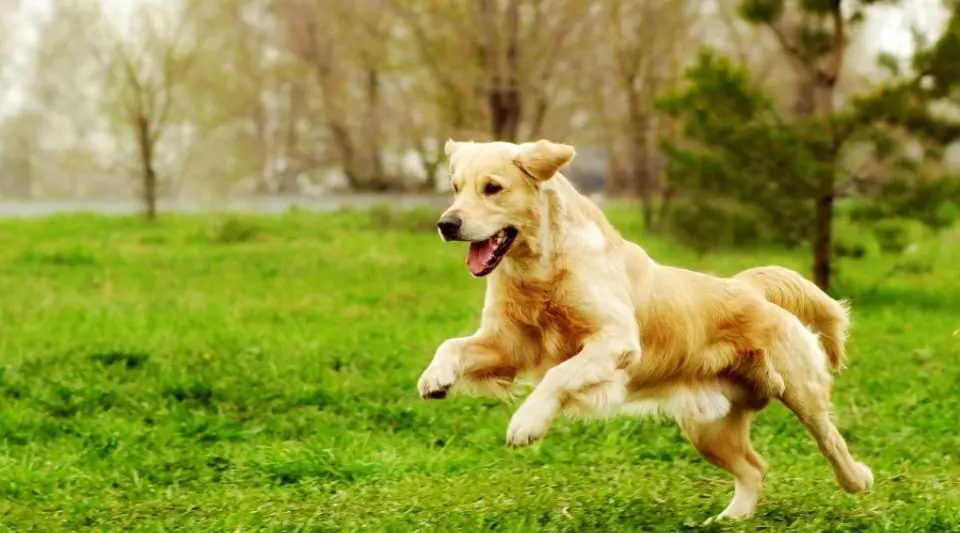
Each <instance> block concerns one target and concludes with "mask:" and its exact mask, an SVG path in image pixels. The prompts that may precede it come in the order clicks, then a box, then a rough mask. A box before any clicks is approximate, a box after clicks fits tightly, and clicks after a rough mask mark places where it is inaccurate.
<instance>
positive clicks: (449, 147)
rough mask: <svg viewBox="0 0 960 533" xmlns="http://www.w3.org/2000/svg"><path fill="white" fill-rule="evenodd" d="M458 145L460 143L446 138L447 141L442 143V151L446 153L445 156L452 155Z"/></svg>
mask: <svg viewBox="0 0 960 533" xmlns="http://www.w3.org/2000/svg"><path fill="white" fill-rule="evenodd" d="M459 147H460V143H458V142H457V141H455V140H453V139H447V143H446V144H444V145H443V153H445V154H447V157H448V158H450V157H453V154H454V153H455V152H456V151H457V148H459Z"/></svg>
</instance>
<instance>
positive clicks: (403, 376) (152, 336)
mask: <svg viewBox="0 0 960 533" xmlns="http://www.w3.org/2000/svg"><path fill="white" fill-rule="evenodd" d="M614 216H615V221H616V222H617V224H618V226H619V227H620V228H621V229H623V231H624V233H625V234H626V235H627V236H629V237H631V238H633V239H635V240H637V241H639V242H641V243H642V244H644V245H645V246H646V247H647V249H648V250H649V251H650V252H651V253H652V254H653V255H654V256H655V257H656V258H657V259H659V260H660V261H662V262H669V263H672V264H678V265H683V266H688V267H694V268H699V269H703V270H708V271H711V272H715V273H720V274H730V273H734V272H736V271H737V270H740V269H743V268H746V267H748V266H752V265H757V264H763V263H771V262H776V263H780V264H784V265H786V266H791V267H794V268H798V269H801V271H803V272H807V269H806V264H807V257H806V256H805V255H804V254H801V253H799V252H776V251H766V252H756V253H747V252H739V253H722V254H715V255H707V256H705V257H702V258H698V257H697V256H696V255H694V254H692V253H690V252H686V251H684V250H682V249H678V248H677V247H676V246H673V245H671V244H669V243H667V242H664V241H660V240H655V239H650V238H647V237H644V236H643V234H642V233H641V232H640V231H639V228H638V226H637V222H636V218H634V217H631V216H629V215H628V214H627V213H625V212H624V211H623V210H622V209H621V210H620V211H615V212H614ZM435 217H436V213H425V214H421V215H417V214H413V215H409V216H398V215H395V214H391V213H390V212H389V211H385V210H377V211H374V212H371V213H338V214H329V215H317V214H307V213H297V212H293V213H289V214H285V215H282V216H274V217H242V218H224V217H215V216H207V217H167V218H163V219H161V220H160V221H159V222H158V223H157V224H155V225H153V226H151V225H148V224H147V223H145V222H141V221H139V220H134V219H128V218H104V217H93V216H61V217H54V218H47V219H40V220H31V221H22V220H21V221H16V220H3V221H0V527H2V528H7V529H9V530H12V531H28V530H42V531H53V530H62V531H77V530H84V529H96V530H100V529H103V530H112V531H133V530H144V531H161V530H166V531H169V530H189V531H253V530H272V531H280V530H284V531H292V530H315V531H355V530H372V531H384V530H386V531H437V530H440V531H475V530H496V531H535V530H546V531H678V530H686V529H697V528H699V527H700V526H699V525H698V524H700V523H701V522H702V521H703V520H704V519H706V518H707V517H709V516H711V515H713V514H715V513H717V512H719V511H720V510H721V509H723V507H724V506H725V505H726V503H727V501H728V500H729V498H730V496H731V494H732V483H731V481H730V480H729V479H728V478H727V477H726V475H725V474H724V473H722V472H721V471H719V470H717V469H715V468H714V467H712V466H710V465H708V464H706V463H705V462H704V461H703V460H701V459H700V458H699V457H698V456H697V455H696V453H695V452H694V451H693V450H692V448H690V446H689V445H688V444H687V443H686V442H685V441H684V440H683V438H682V437H681V435H680V433H679V431H678V430H677V428H676V427H675V426H674V425H673V424H672V423H666V422H664V423H657V422H654V421H636V420H630V419H617V420H614V421H611V422H607V423H598V422H575V421H569V420H561V421H559V422H558V423H557V424H556V425H555V426H554V427H553V429H552V430H551V432H550V433H549V434H548V436H547V439H546V440H545V441H544V442H543V443H541V444H538V445H536V446H534V447H531V448H528V449H524V450H516V451H511V450H508V449H507V448H506V447H505V445H504V436H505V432H506V425H507V422H508V420H509V417H510V415H511V413H512V407H511V406H509V405H507V404H504V403H501V402H498V401H496V400H492V399H482V398H466V397H453V398H449V399H447V400H445V401H442V402H426V401H422V400H420V399H419V398H418V396H417V392H416V380H417V378H418V376H419V374H420V372H421V371H422V369H423V368H424V367H425V366H426V364H427V363H428V362H429V360H430V358H431V357H432V355H433V353H434V349H435V348H436V346H437V345H438V344H439V343H440V342H441V341H442V340H444V339H445V338H447V337H450V336H454V335H460V334H464V333H467V332H470V331H472V329H473V328H474V327H475V326H476V324H477V319H478V314H479V309H480V306H481V303H482V294H483V289H484V286H483V282H480V281H476V280H472V279H471V278H470V277H469V275H468V274H467V271H466V268H465V267H464V265H463V254H464V248H463V247H462V246H458V245H449V244H448V245H445V244H443V243H441V241H440V240H439V238H438V237H437V235H436V233H435V232H434V231H433V220H434V218H435ZM958 243H960V235H958V233H957V232H954V233H952V234H947V235H944V236H943V237H942V238H941V240H940V241H938V243H935V244H932V245H930V246H928V247H927V248H925V249H926V250H928V251H929V250H933V251H932V252H929V253H930V258H929V261H927V262H928V263H929V264H932V269H930V270H929V271H922V270H914V271H910V272H906V273H904V274H901V275H898V276H896V277H893V278H891V279H890V280H889V281H888V282H887V283H885V284H883V285H881V286H879V287H877V286H876V280H878V279H882V278H883V277H884V272H885V271H886V270H887V269H889V267H890V264H891V262H892V261H893V260H892V259H888V258H882V257H875V258H872V259H868V260H861V261H857V262H845V263H843V264H841V265H840V267H841V283H840V285H839V286H840V290H841V291H843V293H844V294H845V295H848V296H850V297H851V298H852V299H853V304H854V310H855V328H854V331H853V337H852V339H851V342H850V353H851V361H850V367H849V369H848V370H847V371H846V372H845V373H844V374H842V375H840V376H839V377H838V380H837V386H836V390H835V400H836V404H837V408H838V423H839V425H840V427H841V431H842V432H843V433H844V435H846V437H847V438H848V441H849V444H850V447H851V449H852V451H853V453H854V455H855V456H856V457H857V458H858V459H861V460H863V461H865V462H866V463H868V464H869V465H870V466H871V467H872V468H873V470H874V474H875V476H876V487H875V490H874V492H873V493H872V494H870V495H868V496H857V497H853V496H849V495H846V494H845V493H843V492H842V491H841V490H840V489H839V488H838V487H837V486H836V484H835V482H834V481H833V477H832V472H831V471H830V468H829V466H828V464H827V462H826V461H825V460H824V459H823V458H822V457H821V456H820V454H819V453H818V452H817V450H816V446H815V444H814V442H813V440H812V439H811V438H809V437H808V435H807V434H806V433H805V431H804V430H803V428H802V427H801V426H800V424H799V423H797V422H796V420H795V419H794V418H793V417H792V415H791V414H789V413H788V412H787V411H786V410H785V409H784V408H783V407H782V406H780V405H774V406H773V407H771V408H770V409H768V410H767V411H765V412H764V414H763V415H762V416H761V417H760V419H759V421H758V423H757V424H756V425H755V426H754V427H755V430H754V443H755V445H756V447H757V449H758V450H759V451H760V453H761V454H763V455H764V457H765V458H766V459H767V461H768V462H769V463H770V466H771V470H770V474H769V477H768V481H767V484H766V488H765V491H764V496H763V498H762V500H761V507H760V510H759V512H758V515H757V516H756V517H755V518H754V519H752V520H750V521H749V522H746V523H744V524H741V525H736V526H709V527H706V528H704V529H705V530H724V529H733V530H760V529H762V530H777V531H779V530H790V531H894V532H902V531H960V332H958V330H960V266H958V261H960V250H958Z"/></svg>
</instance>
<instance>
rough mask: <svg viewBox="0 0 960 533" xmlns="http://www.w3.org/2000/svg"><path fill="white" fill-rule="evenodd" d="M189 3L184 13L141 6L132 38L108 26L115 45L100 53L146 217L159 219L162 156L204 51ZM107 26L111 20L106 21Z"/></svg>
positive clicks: (193, 2)
mask: <svg viewBox="0 0 960 533" xmlns="http://www.w3.org/2000/svg"><path fill="white" fill-rule="evenodd" d="M199 4H200V2H198V1H197V0H185V2H184V3H183V4H182V5H181V6H178V7H179V9H170V10H164V9H157V8H156V6H146V5H145V6H138V7H137V8H136V12H135V14H134V18H133V21H132V22H133V24H132V25H131V26H130V27H131V28H132V29H134V31H133V32H131V33H130V34H128V35H124V34H122V33H121V32H120V31H119V29H118V28H116V27H113V26H111V25H110V23H109V22H105V24H104V28H105V32H106V33H109V35H110V40H109V42H108V44H107V45H106V46H105V47H104V49H103V50H101V61H102V63H103V64H104V66H105V67H106V68H107V73H108V85H107V91H108V95H109V96H108V98H107V101H106V104H107V106H108V108H109V109H110V110H112V111H115V112H116V113H118V115H117V116H118V118H119V120H120V122H121V123H122V124H124V126H125V128H126V129H127V131H129V133H131V134H132V136H133V140H134V144H135V147H136V153H137V158H138V162H139V167H140V178H141V179H140V181H141V194H142V197H143V202H144V214H145V216H146V217H147V218H148V219H151V220H152V219H155V218H156V216H157V197H158V189H159V177H158V170H157V151H158V146H159V145H160V142H161V140H162V139H163V137H164V135H165V134H166V133H167V132H168V130H169V128H170V127H171V125H172V118H171V117H172V111H173V108H174V106H175V103H176V101H177V97H178V90H179V89H180V88H181V87H182V86H183V84H184V82H185V81H186V78H187V76H188V74H189V72H190V69H191V67H192V66H193V64H194V61H195V60H196V58H197V51H198V50H199V48H200V38H201V37H200V35H201V32H198V31H196V29H195V26H194V24H195V23H196V22H197V17H196V16H195V15H196V8H197V7H198V6H199ZM103 20H104V21H106V16H105V15H104V16H103Z"/></svg>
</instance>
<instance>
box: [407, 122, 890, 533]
mask: <svg viewBox="0 0 960 533" xmlns="http://www.w3.org/2000/svg"><path fill="white" fill-rule="evenodd" d="M445 153H446V155H447V159H448V162H449V170H450V175H451V185H452V189H453V194H454V201H453V204H452V205H451V206H450V208H449V209H447V210H446V211H445V212H444V213H443V215H442V216H441V218H440V220H439V222H438V231H439V233H440V235H441V237H442V238H443V239H444V240H445V241H465V242H467V243H469V251H468V252H467V259H466V263H467V267H468V269H469V271H470V273H471V274H472V275H473V276H474V277H477V278H485V279H486V282H487V290H486V296H485V299H484V306H483V312H482V315H481V319H480V327H479V329H478V330H477V331H476V332H475V333H474V334H473V335H470V336H466V337H461V338H453V339H449V340H446V341H444V342H443V343H442V344H441V345H440V346H439V348H438V349H437V351H436V354H435V355H434V357H433V360H432V361H431V362H430V364H429V366H428V367H427V368H426V370H425V371H424V372H423V374H422V375H421V376H420V379H419V382H418V388H419V393H420V396H421V397H423V398H426V399H440V398H444V397H446V396H447V393H448V391H449V390H450V389H451V388H452V387H454V386H455V385H461V384H463V385H469V384H473V385H484V386H488V387H491V388H492V389H493V390H494V391H499V392H507V391H509V389H510V387H511V386H512V384H513V383H514V382H515V380H516V378H517V377H518V376H520V375H521V374H526V375H530V376H532V377H533V378H534V381H535V382H536V386H535V388H534V389H533V390H532V392H531V393H530V394H529V396H528V397H527V398H526V399H525V400H524V401H523V403H522V404H521V405H520V407H519V408H518V409H517V410H516V412H515V413H514V414H513V417H512V418H511V420H510V423H509V427H508V429H507V435H506V441H507V444H508V445H509V446H511V447H521V446H526V445H529V444H531V443H533V442H535V441H537V440H539V439H541V438H543V437H544V435H545V434H546V433H547V430H548V429H549V427H550V425H551V423H552V422H553V421H554V420H555V419H556V417H557V416H558V415H560V414H561V413H564V414H575V415H585V416H595V417H602V416H608V415H612V414H617V413H633V414H652V413H660V414H666V415H668V416H671V417H672V418H674V419H675V420H676V421H677V422H678V423H679V425H680V427H681V429H682V431H683V433H684V435H685V436H686V437H687V438H688V439H689V441H690V442H691V443H692V445H693V446H694V448H695V449H696V450H697V451H698V452H699V453H700V454H701V455H702V456H703V457H704V458H705V459H706V460H707V461H708V462H710V463H712V464H713V465H715V466H717V467H719V468H722V469H724V470H726V471H727V472H729V473H730V474H731V475H732V476H733V479H734V496H733V499H732V501H731V502H730V504H729V505H728V506H727V507H726V509H724V510H723V512H721V513H720V514H719V515H717V516H716V517H713V518H711V519H710V520H711V521H712V520H716V519H743V518H747V517H750V516H751V515H753V514H754V512H755V510H756V507H757V502H758V499H759V495H760V490H761V486H762V484H763V481H764V478H765V475H766V469H767V467H766V464H765V462H764V460H763V459H762V458H761V457H760V456H759V455H758V454H757V453H756V451H754V449H753V446H752V445H751V442H750V425H751V421H752V419H753V417H754V415H755V414H756V413H757V412H759V411H760V410H762V409H763V408H764V407H765V406H766V405H767V404H768V403H769V402H770V400H773V399H776V400H779V401H781V402H783V403H784V404H785V405H786V406H787V407H788V408H789V409H791V410H792V411H793V412H794V413H795V414H796V416H797V417H798V419H799V420H800V421H801V422H802V423H803V424H804V425H805V426H806V428H807V430H808V431H809V432H810V434H811V435H812V436H813V438H814V439H815V440H816V441H817V444H818V446H819V449H820V451H821V452H822V454H823V455H824V456H825V457H826V458H827V460H828V461H829V462H830V464H831V465H832V467H833V471H834V474H835V477H836V479H837V481H838V483H839V485H840V486H841V487H842V488H843V489H844V490H846V491H848V492H869V491H870V489H871V488H872V486H873V474H872V472H871V471H870V469H869V468H868V467H867V466H866V465H865V464H863V463H861V462H858V461H856V460H855V459H854V458H853V457H852V456H851V454H850V452H849V451H848V449H847V444H846V442H845V441H844V439H843V437H842V436H841V435H840V433H839V431H838V430H837V428H836V426H835V425H834V423H833V421H832V419H831V411H832V405H831V400H830V389H831V384H832V379H833V378H832V375H831V371H833V372H837V371H839V370H840V369H841V368H842V367H843V365H844V361H845V357H846V355H845V351H844V343H845V340H846V335H847V329H848V326H849V315H848V312H849V311H848V306H847V305H846V303H845V302H841V301H837V300H835V299H833V298H831V297H830V296H828V295H827V294H826V293H825V292H823V291H821V290H820V289H819V288H818V287H817V286H816V285H814V284H813V283H811V282H810V281H808V280H807V279H806V278H804V277H803V276H801V275H800V274H798V273H796V272H794V271H792V270H789V269H786V268H782V267H777V266H764V267H757V268H753V269H750V270H746V271H744V272H741V273H739V274H737V275H735V276H733V277H729V278H720V277H716V276H712V275H708V274H704V273H699V272H694V271H690V270H685V269H681V268H675V267H670V266H665V265H661V264H659V263H657V262H655V261H654V260H653V259H652V258H651V257H650V256H649V255H648V254H647V253H646V252H645V251H644V250H643V248H641V247H640V246H638V245H637V244H635V243H632V242H630V241H627V240H626V239H624V238H623V237H622V236H621V235H620V234H619V233H618V232H617V230H616V229H614V227H613V226H612V225H611V224H610V222H609V221H608V220H607V219H606V217H605V216H604V214H603V212H602V211H601V210H600V209H599V208H598V207H597V206H596V205H595V204H593V203H592V202H591V201H590V200H588V199H587V198H585V197H584V196H582V195H581V194H580V193H579V192H578V191H577V190H576V188H575V187H574V186H573V185H572V184H571V183H570V181H569V180H567V179H566V178H565V177H564V176H563V175H562V174H561V173H560V172H559V171H560V169H561V168H562V167H563V166H564V165H566V164H567V163H569V162H570V161H571V160H572V159H573V158H574V156H575V155H576V151H575V149H574V148H573V147H572V146H569V145H565V144H560V143H554V142H550V141H547V140H540V141H537V142H527V143H522V144H514V143H507V142H470V141H465V142H456V141H453V140H448V141H447V143H446V145H445Z"/></svg>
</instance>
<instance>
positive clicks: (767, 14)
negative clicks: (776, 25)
mask: <svg viewBox="0 0 960 533" xmlns="http://www.w3.org/2000/svg"><path fill="white" fill-rule="evenodd" d="M784 4H785V2H784V0H744V1H743V2H741V3H740V6H739V11H740V16H741V17H743V18H744V19H745V20H747V21H749V22H753V23H757V24H759V23H771V22H775V21H777V20H778V19H779V18H780V17H781V16H782V15H783V10H784V8H785V7H786V6H785V5H784Z"/></svg>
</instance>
